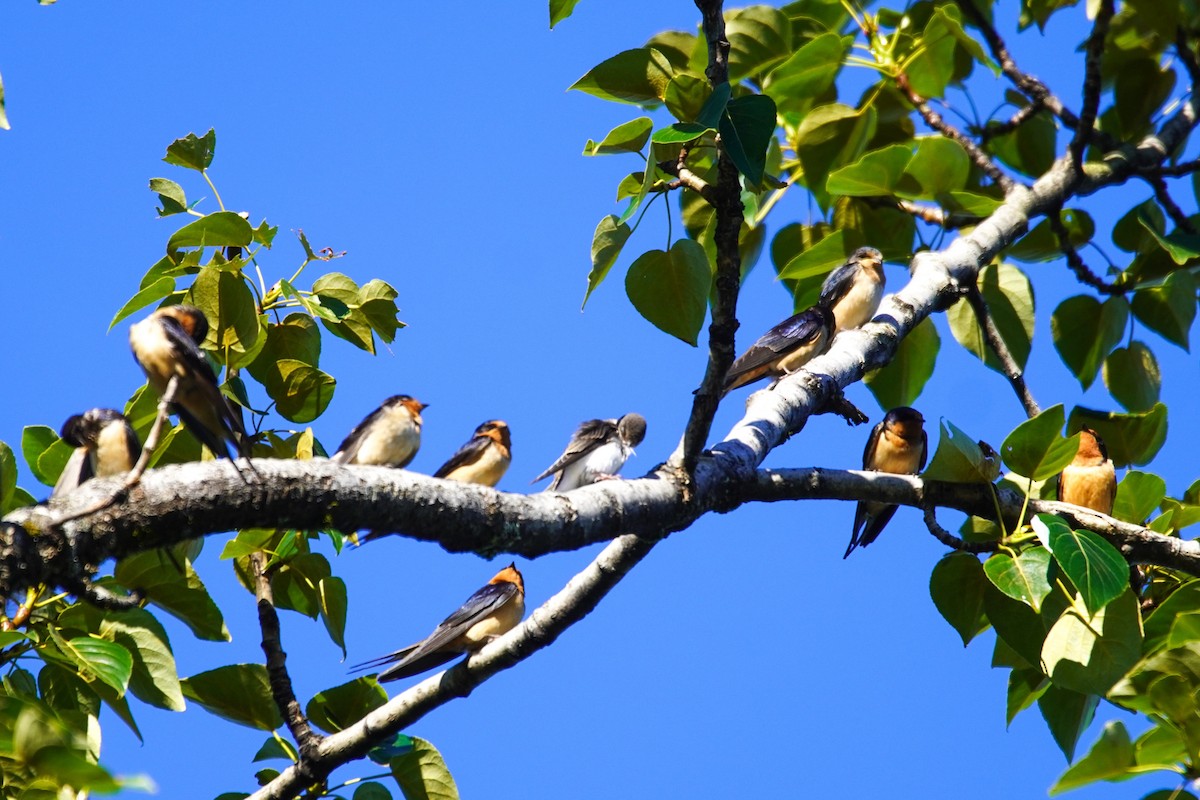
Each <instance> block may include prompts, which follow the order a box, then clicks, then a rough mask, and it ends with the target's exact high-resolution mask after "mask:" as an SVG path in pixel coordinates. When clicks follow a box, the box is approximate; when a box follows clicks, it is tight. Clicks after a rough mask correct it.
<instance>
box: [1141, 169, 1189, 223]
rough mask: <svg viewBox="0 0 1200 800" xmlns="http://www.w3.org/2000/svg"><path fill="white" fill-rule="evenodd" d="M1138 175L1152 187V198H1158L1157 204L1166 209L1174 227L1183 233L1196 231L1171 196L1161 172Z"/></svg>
mask: <svg viewBox="0 0 1200 800" xmlns="http://www.w3.org/2000/svg"><path fill="white" fill-rule="evenodd" d="M1139 177H1141V178H1142V180H1144V181H1146V183H1148V184H1150V186H1151V188H1153V189H1154V198H1155V199H1156V200H1158V204H1159V205H1160V206H1162V208H1163V211H1166V212H1167V216H1168V217H1170V218H1171V221H1172V222H1174V223H1175V227H1177V228H1179V229H1180V230H1181V231H1184V232H1185V233H1195V232H1196V228H1195V226H1194V225H1192V221H1191V220H1190V219H1188V215H1187V214H1185V213H1183V209H1182V208H1180V207H1179V204H1178V203H1176V202H1175V200H1174V198H1172V197H1171V191H1170V189H1168V188H1167V181H1166V179H1165V178H1163V176H1162V175H1161V174H1158V175H1156V174H1153V173H1149V174H1147V173H1143V174H1142V175H1140V176H1139Z"/></svg>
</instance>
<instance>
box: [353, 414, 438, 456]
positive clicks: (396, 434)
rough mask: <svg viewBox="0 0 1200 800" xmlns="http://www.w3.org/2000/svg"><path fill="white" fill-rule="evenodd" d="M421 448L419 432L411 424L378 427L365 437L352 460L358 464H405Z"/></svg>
mask: <svg viewBox="0 0 1200 800" xmlns="http://www.w3.org/2000/svg"><path fill="white" fill-rule="evenodd" d="M420 446H421V432H420V431H419V430H417V427H416V426H415V425H413V424H412V423H411V421H410V422H409V423H408V424H406V425H379V426H378V428H377V429H376V430H374V431H372V432H371V433H370V434H368V435H367V438H366V440H365V441H364V442H363V443H362V446H361V447H360V448H359V450H358V453H357V454H356V455H355V457H354V460H355V462H357V463H359V464H392V465H400V466H402V465H405V464H407V463H408V462H409V461H410V460H411V459H412V456H413V453H415V452H416V450H417V448H418V447H420Z"/></svg>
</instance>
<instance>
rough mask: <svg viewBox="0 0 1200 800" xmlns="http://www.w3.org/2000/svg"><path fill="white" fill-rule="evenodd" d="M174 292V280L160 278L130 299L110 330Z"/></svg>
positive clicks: (114, 319) (115, 317) (110, 325)
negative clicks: (131, 315)
mask: <svg viewBox="0 0 1200 800" xmlns="http://www.w3.org/2000/svg"><path fill="white" fill-rule="evenodd" d="M174 291H175V279H174V278H159V279H158V280H156V281H154V282H153V283H151V284H150V285H149V286H146V287H145V288H143V289H141V290H140V291H139V292H138V293H137V294H135V295H134V296H133V297H131V298H129V300H128V301H127V302H126V303H125V305H123V306H121V310H120V311H118V312H117V314H116V316H114V317H113V318H112V322H110V323H109V324H108V329H109V330H110V331H111V330H112V329H113V328H115V327H116V326H117V323H118V322H120V321H121V320H123V319H125V318H126V317H128V316H129V315H130V314H135V313H137V312H138V311H141V310H142V309H143V308H145V307H146V306H148V305H151V304H152V303H157V302H158V301H159V300H162V299H163V298H164V297H166V296H168V295H169V294H171V293H172V292H174Z"/></svg>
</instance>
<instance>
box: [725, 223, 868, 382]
mask: <svg viewBox="0 0 1200 800" xmlns="http://www.w3.org/2000/svg"><path fill="white" fill-rule="evenodd" d="M883 286H884V276H883V255H882V254H881V253H880V252H879V251H878V250H876V249H875V248H873V247H860V248H858V249H857V250H855V251H854V253H852V254H851V256H850V258H848V259H846V263H844V264H842V265H841V266H840V267H838V268H837V269H835V270H834V271H833V272H831V273H829V276H828V277H827V278H826V279H825V282H824V283H823V284H822V285H821V295H820V298H819V299H818V300H817V303H816V305H814V306H813V307H812V308H808V309H805V310H804V311H801V312H800V313H799V314H795V315H793V316H791V317H788V318H787V319H785V320H784V321H783V322H781V323H779V324H778V325H776V326H775V327H773V328H771V329H770V330H769V331H767V332H766V333H764V334H763V335H762V336H760V337H759V338H758V340H757V341H756V342H755V343H754V344H752V345H750V349H748V350H747V351H746V352H744V353H742V355H740V356H738V358H737V360H736V361H734V362H733V364H732V366H730V368H729V372H728V373H726V375H725V385H724V386H723V387H722V393H723V394H728V393H729V392H731V391H732V390H734V389H736V388H738V387H739V386H745V385H746V384H748V383H753V382H754V381H756V380H758V379H760V378H766V377H772V378H780V377H783V376H784V375H789V374H791V373H793V372H795V371H796V370H798V369H800V368H801V367H803V366H804V365H805V364H807V363H808V362H809V361H812V360H813V359H814V358H816V357H817V356H819V355H821V354H822V353H824V352H825V351H826V350H828V349H829V345H830V344H831V343H832V342H833V337H834V336H835V335H836V334H837V333H838V332H839V331H844V330H849V329H850V328H857V327H859V326H860V325H863V324H865V323H866V322H868V321H869V320H870V319H871V318H872V317H874V316H875V312H876V311H878V310H879V302H880V300H882V299H883Z"/></svg>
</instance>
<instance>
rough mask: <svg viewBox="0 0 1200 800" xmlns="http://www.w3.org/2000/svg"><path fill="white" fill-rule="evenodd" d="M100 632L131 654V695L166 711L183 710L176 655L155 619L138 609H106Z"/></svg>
mask: <svg viewBox="0 0 1200 800" xmlns="http://www.w3.org/2000/svg"><path fill="white" fill-rule="evenodd" d="M99 632H100V635H101V636H103V637H104V638H106V639H111V640H112V641H114V642H116V643H117V644H119V645H121V646H122V647H124V648H125V649H126V650H128V651H129V653H130V654H131V655H132V656H133V674H132V676H131V677H130V680H129V691H131V692H132V693H133V695H134V697H137V698H138V699H139V700H141V701H142V702H144V703H149V704H150V705H152V706H158V707H159V708H165V709H167V710H169V711H183V709H184V702H183V693H182V692H181V691H180V688H179V674H178V673H177V672H176V671H175V656H174V654H173V653H172V652H171V643H170V641H169V640H168V639H167V632H166V631H165V630H164V629H163V626H162V625H161V624H160V623H159V621H158V620H156V619H155V618H154V617H153V616H152V615H151V614H150V613H149V612H148V611H146V610H145V609H141V608H132V609H129V610H128V611H121V612H109V613H108V614H106V615H105V617H104V619H103V621H102V622H101V623H100V631H99Z"/></svg>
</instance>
